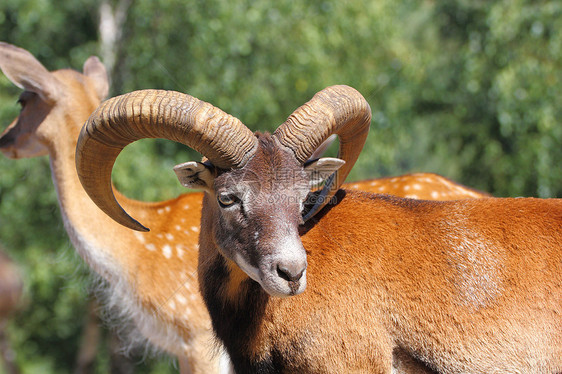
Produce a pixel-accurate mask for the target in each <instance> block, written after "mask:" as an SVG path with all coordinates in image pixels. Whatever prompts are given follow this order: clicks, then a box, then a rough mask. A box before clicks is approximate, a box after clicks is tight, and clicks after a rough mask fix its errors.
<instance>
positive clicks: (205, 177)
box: [174, 161, 215, 191]
mask: <svg viewBox="0 0 562 374" xmlns="http://www.w3.org/2000/svg"><path fill="white" fill-rule="evenodd" d="M213 168H214V167H213V166H212V165H210V164H204V163H202V162H196V161H190V162H184V163H183V164H179V165H176V166H174V172H175V173H176V175H177V177H178V180H179V181H180V183H181V185H182V186H184V187H187V188H194V189H199V190H205V191H211V190H212V189H213V183H214V181H215V173H214V170H213Z"/></svg>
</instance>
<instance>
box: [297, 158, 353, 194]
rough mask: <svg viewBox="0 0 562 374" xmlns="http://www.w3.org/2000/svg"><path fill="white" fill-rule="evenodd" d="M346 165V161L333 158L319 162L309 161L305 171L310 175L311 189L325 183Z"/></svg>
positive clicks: (322, 159)
mask: <svg viewBox="0 0 562 374" xmlns="http://www.w3.org/2000/svg"><path fill="white" fill-rule="evenodd" d="M343 164H345V161H344V160H341V159H339V158H333V157H323V158H319V159H318V160H311V161H307V162H306V163H305V165H304V171H306V173H307V174H308V178H309V181H310V187H315V186H318V185H319V184H321V183H322V182H324V181H325V180H326V179H327V178H328V177H329V176H330V175H332V174H333V173H335V172H336V171H338V169H339V168H340V167H342V166H343Z"/></svg>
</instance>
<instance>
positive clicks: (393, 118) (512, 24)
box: [0, 0, 562, 373]
mask: <svg viewBox="0 0 562 374" xmlns="http://www.w3.org/2000/svg"><path fill="white" fill-rule="evenodd" d="M102 20H103V21H104V22H102ZM107 22H110V23H111V22H113V25H114V26H115V28H114V29H113V32H106V31H107V30H108V29H107V28H103V30H104V32H101V31H100V30H102V29H100V25H101V24H105V25H107ZM0 40H2V41H5V42H9V43H12V44H15V45H18V46H20V47H22V48H25V49H27V50H29V51H30V52H31V53H32V54H33V55H35V56H36V57H37V58H38V59H39V61H41V62H42V63H43V64H44V65H45V66H46V67H47V68H48V69H49V70H55V69H60V68H65V67H71V68H74V69H77V70H81V68H82V64H83V63H84V61H85V60H86V58H87V57H88V56H90V55H92V54H95V55H98V56H100V57H101V58H102V60H103V61H104V62H105V63H106V64H107V65H108V68H109V69H110V71H111V96H114V95H117V94H121V93H125V92H129V91H132V90H136V89H143V88H161V89H170V90H177V91H182V92H186V93H189V94H191V95H193V96H195V97H198V98H200V99H202V100H205V101H208V102H210V103H212V104H214V105H216V106H218V107H220V108H221V109H223V110H224V111H226V112H228V113H230V114H232V115H234V116H236V117H238V118H240V119H241V120H242V121H243V122H244V123H245V124H246V125H247V126H249V127H250V128H251V129H252V130H273V129H275V128H276V127H277V126H278V125H279V124H280V123H282V122H283V121H284V120H285V118H286V117H287V116H288V115H289V114H290V113H291V112H292V111H293V110H294V109H295V108H296V107H298V106H300V105H301V104H303V103H304V102H306V101H307V100H308V99H310V98H311V97H312V95H313V94H314V93H316V92H317V91H319V90H321V89H323V88H324V87H326V86H328V85H332V84H348V85H350V86H353V87H355V88H356V89H358V90H359V91H360V92H361V93H362V94H363V95H364V96H365V98H366V99H367V100H368V101H369V103H370V105H371V108H372V110H373V121H372V124H371V132H370V135H369V138H368V142H367V145H366V147H365V149H364V150H363V153H362V155H361V157H360V159H359V161H358V163H357V164H356V166H355V168H354V170H353V172H352V174H351V176H350V179H349V180H359V179H364V178H374V177H380V176H389V175H398V174H403V173H406V172H418V171H422V172H436V173H439V174H442V175H444V176H447V177H449V178H452V179H454V180H456V181H458V182H461V183H463V184H465V185H468V186H471V187H474V188H478V189H481V190H485V191H488V192H491V193H492V194H494V195H496V196H535V197H562V168H561V167H560V166H559V163H560V160H561V159H562V125H561V124H560V119H561V118H562V105H561V104H562V103H561V99H562V2H561V1H536V0H527V1H523V0H504V1H478V0H474V1H469V0H452V1H444V2H439V1H429V0H427V1H398V0H378V1H374V0H373V1H359V0H348V1H340V0H313V1H306V2H304V1H303V2H296V1H293V0H291V1H287V0H277V1H275V2H271V1H265V0H256V1H252V2H241V1H237V0H206V1H191V0H104V1H101V2H100V1H99V0H73V1H55V0H11V1H4V2H2V3H1V4H0ZM20 92H21V91H20V90H19V89H18V88H16V87H15V86H13V85H12V84H11V83H10V82H9V81H8V80H7V79H6V77H5V76H4V75H0V120H1V125H0V126H1V128H2V129H3V128H5V127H6V126H7V125H8V124H9V123H10V122H11V121H12V119H13V118H15V116H16V115H17V113H18V109H19V107H18V105H17V104H16V101H17V98H18V96H19V94H20ZM193 157H197V156H196V155H195V154H194V153H192V152H190V151H188V150H186V149H185V147H183V146H180V145H178V144H175V143H171V142H164V141H154V140H153V141H148V140H147V141H141V142H139V143H138V144H135V145H133V146H130V147H128V148H127V149H126V151H125V152H124V154H123V155H122V156H121V157H120V158H119V160H118V165H117V170H116V172H115V173H114V174H115V177H114V178H115V182H116V184H117V186H118V188H119V189H121V190H122V191H124V192H125V193H126V194H127V195H129V196H132V197H136V198H140V199H144V200H161V199H165V198H170V197H173V196H176V195H177V194H179V193H183V192H185V191H184V190H182V189H181V187H180V186H179V184H178V183H177V182H176V179H175V176H174V174H173V172H172V167H173V165H175V164H177V163H180V162H183V161H186V160H187V159H190V158H193ZM147 165H148V166H147ZM0 246H1V247H2V248H4V249H5V250H6V251H7V252H8V253H9V254H10V256H11V257H12V258H13V259H15V260H16V261H17V262H18V263H19V264H20V265H21V267H22V269H23V272H24V274H25V302H24V305H23V306H22V310H21V312H20V313H19V314H18V315H17V316H16V318H15V319H14V320H13V321H12V322H11V323H10V324H9V329H8V332H9V334H10V339H11V344H12V345H13V347H14V350H15V351H16V353H17V356H16V361H17V364H18V365H19V367H20V369H21V370H22V371H23V372H24V373H71V372H74V371H75V362H76V356H77V354H78V353H77V352H78V349H79V347H80V341H81V337H82V329H83V326H84V323H85V321H86V317H87V315H88V300H89V298H88V296H89V294H90V288H91V286H90V277H89V271H88V269H87V267H86V266H85V265H84V264H83V262H82V261H81V260H80V258H78V256H77V255H76V254H75V253H74V251H73V249H72V247H71V245H70V243H69V241H68V239H67V236H66V233H65V231H64V228H63V226H62V222H61V217H60V213H59V209H58V205H57V200H56V196H55V192H54V188H53V185H52V181H51V178H50V170H49V163H48V159H47V157H43V158H38V159H29V160H18V161H14V160H9V159H7V158H5V157H1V156H0ZM103 333H104V334H105V335H108V333H107V331H105V332H103ZM109 340H110V338H109V337H108V338H105V339H102V343H101V344H100V346H99V352H98V354H97V358H96V361H95V365H94V369H93V372H96V373H106V372H109V371H110V370H112V369H111V363H110V361H111V359H110V353H109V351H110V349H109V348H108V344H109V343H108V341H109ZM132 361H133V368H134V370H135V372H139V373H168V372H174V371H175V369H174V365H173V362H172V360H171V359H170V358H167V357H164V356H156V357H153V356H150V355H149V356H146V355H144V354H142V352H140V353H134V354H133V356H132ZM129 370H130V369H129ZM0 373H2V369H1V368H0Z"/></svg>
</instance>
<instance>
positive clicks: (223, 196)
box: [217, 193, 240, 208]
mask: <svg viewBox="0 0 562 374" xmlns="http://www.w3.org/2000/svg"><path fill="white" fill-rule="evenodd" d="M217 200H218V202H219V205H220V206H221V207H222V208H226V207H229V206H231V205H233V204H236V203H237V202H238V201H240V200H238V198H237V197H236V196H234V195H232V194H229V193H220V194H219V195H218V196H217Z"/></svg>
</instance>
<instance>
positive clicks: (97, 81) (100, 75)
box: [82, 56, 109, 100]
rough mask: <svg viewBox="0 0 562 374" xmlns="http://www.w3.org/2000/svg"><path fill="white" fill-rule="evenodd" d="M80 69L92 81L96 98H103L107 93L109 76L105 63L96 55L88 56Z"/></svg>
mask: <svg viewBox="0 0 562 374" xmlns="http://www.w3.org/2000/svg"><path fill="white" fill-rule="evenodd" d="M82 70H83V72H84V75H85V76H87V77H89V78H90V79H91V80H92V82H93V83H94V88H95V89H96V93H97V95H98V98H99V99H100V100H103V99H105V98H106V97H107V94H108V93H109V78H108V76H107V70H106V69H105V65H104V64H103V63H102V62H101V61H100V59H99V58H97V57H96V56H90V57H88V59H87V60H86V62H85V63H84V68H83V69H82Z"/></svg>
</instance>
